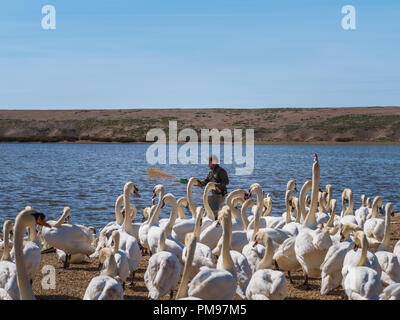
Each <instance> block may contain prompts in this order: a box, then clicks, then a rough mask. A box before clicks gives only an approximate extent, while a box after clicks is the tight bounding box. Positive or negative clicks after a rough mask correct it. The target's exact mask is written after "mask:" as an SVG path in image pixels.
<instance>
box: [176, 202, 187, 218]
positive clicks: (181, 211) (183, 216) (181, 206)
mask: <svg viewBox="0 0 400 320" xmlns="http://www.w3.org/2000/svg"><path fill="white" fill-rule="evenodd" d="M177 210H178V217H179V219H186V215H185V212H184V208H183V205H179V206H178V208H177Z"/></svg>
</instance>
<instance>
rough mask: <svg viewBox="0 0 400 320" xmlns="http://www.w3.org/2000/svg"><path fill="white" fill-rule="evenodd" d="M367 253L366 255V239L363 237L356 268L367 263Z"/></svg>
mask: <svg viewBox="0 0 400 320" xmlns="http://www.w3.org/2000/svg"><path fill="white" fill-rule="evenodd" d="M367 253H368V242H367V238H366V237H365V236H363V239H362V252H361V257H360V261H359V262H358V264H357V266H359V267H362V266H365V263H366V261H367Z"/></svg>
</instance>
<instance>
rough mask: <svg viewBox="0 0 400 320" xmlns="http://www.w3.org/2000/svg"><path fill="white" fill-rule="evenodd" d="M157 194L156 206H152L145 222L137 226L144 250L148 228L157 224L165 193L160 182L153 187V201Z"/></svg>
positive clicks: (147, 248) (147, 244)
mask: <svg viewBox="0 0 400 320" xmlns="http://www.w3.org/2000/svg"><path fill="white" fill-rule="evenodd" d="M157 194H158V195H159V198H158V203H157V206H154V205H153V206H152V209H151V212H150V218H149V219H148V220H147V221H146V222H144V223H142V225H141V226H140V228H139V240H140V243H141V244H142V246H143V248H144V249H146V250H149V243H148V241H147V238H148V233H149V230H150V228H151V227H153V226H159V223H158V217H159V215H160V211H161V207H162V205H163V201H162V198H163V197H164V194H165V191H164V186H163V185H162V184H158V185H156V186H155V187H154V188H153V201H154V199H155V197H156V196H157Z"/></svg>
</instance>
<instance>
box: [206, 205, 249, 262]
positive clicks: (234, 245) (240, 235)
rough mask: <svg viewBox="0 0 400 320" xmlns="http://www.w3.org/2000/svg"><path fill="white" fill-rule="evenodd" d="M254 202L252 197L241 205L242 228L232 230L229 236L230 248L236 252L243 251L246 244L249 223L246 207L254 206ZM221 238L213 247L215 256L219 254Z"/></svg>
mask: <svg viewBox="0 0 400 320" xmlns="http://www.w3.org/2000/svg"><path fill="white" fill-rule="evenodd" d="M254 206H255V202H254V201H253V200H252V199H247V200H246V201H245V202H244V203H243V204H242V207H241V216H242V221H243V230H238V231H233V232H232V238H231V250H236V251H238V252H242V251H243V247H244V246H245V245H246V244H248V240H247V226H248V225H249V220H248V219H247V209H248V208H249V207H250V208H252V207H254ZM222 240H223V239H222V238H220V239H219V240H218V244H217V245H216V247H215V248H214V249H213V251H212V253H213V254H214V255H215V256H219V255H220V253H221V249H222Z"/></svg>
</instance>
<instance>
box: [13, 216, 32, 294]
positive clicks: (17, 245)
mask: <svg viewBox="0 0 400 320" xmlns="http://www.w3.org/2000/svg"><path fill="white" fill-rule="evenodd" d="M28 219H29V217H28V216H24V215H21V214H19V215H18V217H17V219H16V221H15V228H14V230H15V237H14V250H15V252H14V254H15V265H16V269H17V281H18V287H19V292H20V298H21V300H35V299H36V298H35V295H34V294H33V290H32V287H31V285H30V282H29V279H28V273H27V271H26V269H25V261H24V255H23V249H24V244H23V241H24V233H25V229H26V227H27V226H28V221H27V220H28Z"/></svg>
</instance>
